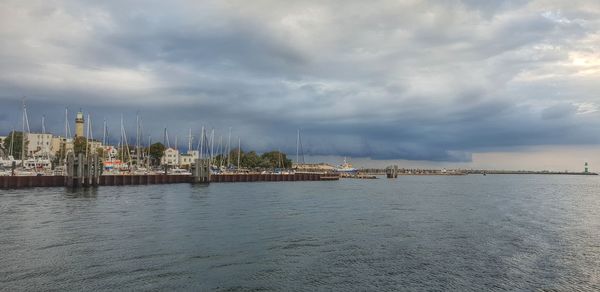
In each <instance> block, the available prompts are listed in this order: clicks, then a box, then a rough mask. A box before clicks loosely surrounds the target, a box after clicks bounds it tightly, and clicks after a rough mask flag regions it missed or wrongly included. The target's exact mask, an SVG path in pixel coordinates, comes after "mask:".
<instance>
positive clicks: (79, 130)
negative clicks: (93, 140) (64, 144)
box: [75, 112, 85, 137]
mask: <svg viewBox="0 0 600 292" xmlns="http://www.w3.org/2000/svg"><path fill="white" fill-rule="evenodd" d="M84 125H85V120H84V119H83V113H82V112H78V113H77V116H76V117H75V137H84V136H83V126H84Z"/></svg>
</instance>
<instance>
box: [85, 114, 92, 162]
mask: <svg viewBox="0 0 600 292" xmlns="http://www.w3.org/2000/svg"><path fill="white" fill-rule="evenodd" d="M87 121H88V123H87V127H86V130H85V159H86V160H87V158H88V149H89V147H90V124H91V123H90V114H89V113H88V115H87Z"/></svg>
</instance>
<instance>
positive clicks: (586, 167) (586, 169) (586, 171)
mask: <svg viewBox="0 0 600 292" xmlns="http://www.w3.org/2000/svg"><path fill="white" fill-rule="evenodd" d="M584 167H585V169H584V171H583V172H585V173H588V172H589V168H588V163H587V162H586V163H585V166H584Z"/></svg>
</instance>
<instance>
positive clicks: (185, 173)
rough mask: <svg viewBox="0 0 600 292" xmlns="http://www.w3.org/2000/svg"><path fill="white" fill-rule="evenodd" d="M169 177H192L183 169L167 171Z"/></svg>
mask: <svg viewBox="0 0 600 292" xmlns="http://www.w3.org/2000/svg"><path fill="white" fill-rule="evenodd" d="M167 173H168V174H171V175H192V173H191V172H190V171H188V170H187V169H184V168H172V169H169V170H168V171H167Z"/></svg>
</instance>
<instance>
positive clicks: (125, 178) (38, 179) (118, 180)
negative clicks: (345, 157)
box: [0, 173, 340, 189]
mask: <svg viewBox="0 0 600 292" xmlns="http://www.w3.org/2000/svg"><path fill="white" fill-rule="evenodd" d="M339 179H340V177H339V176H338V175H336V174H327V173H293V174H261V173H236V174H213V175H211V176H210V181H209V182H210V183H229V182H230V183H234V182H294V181H335V180H339ZM68 181H69V180H68V177H67V176H0V189H21V188H32V187H67V186H69V185H68ZM174 183H194V176H190V175H165V174H152V175H101V176H99V177H98V183H97V186H127V185H153V184H174Z"/></svg>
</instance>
